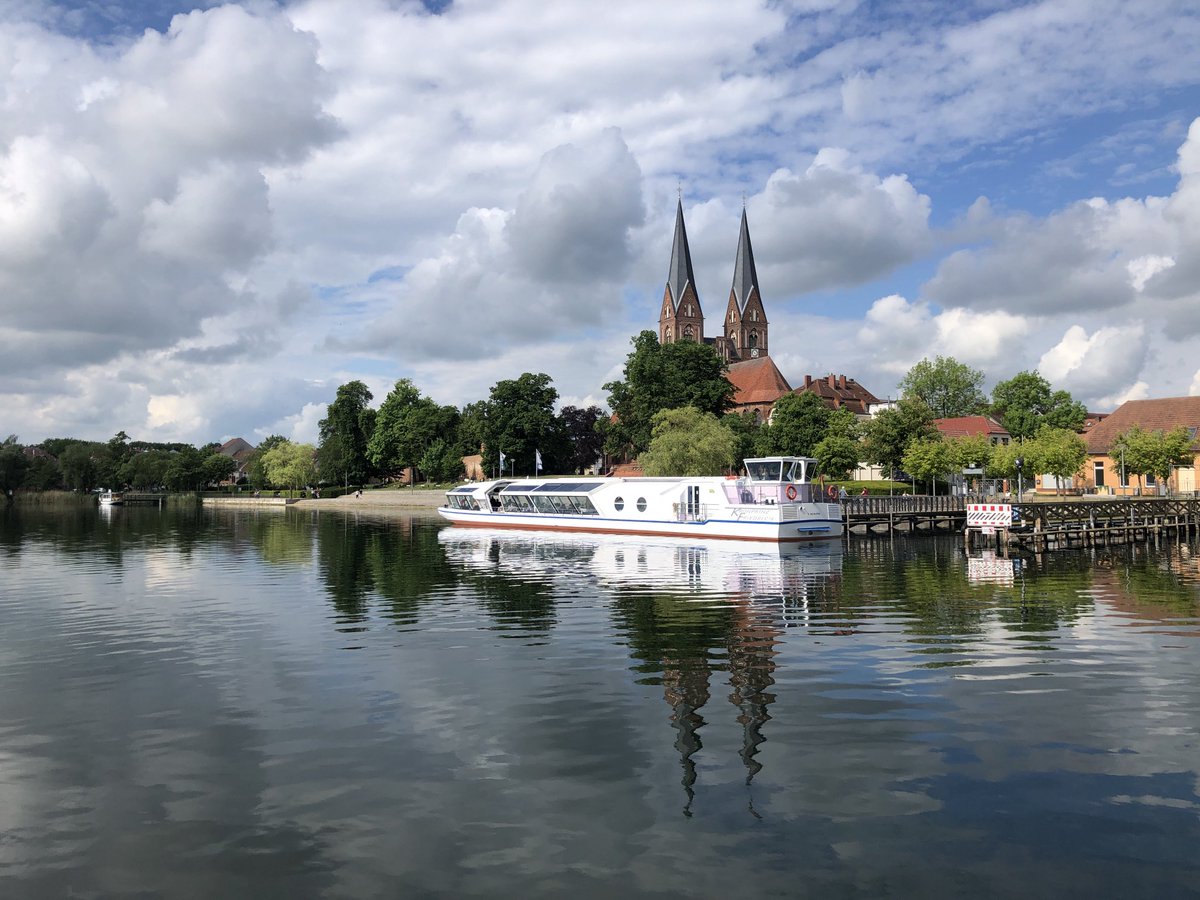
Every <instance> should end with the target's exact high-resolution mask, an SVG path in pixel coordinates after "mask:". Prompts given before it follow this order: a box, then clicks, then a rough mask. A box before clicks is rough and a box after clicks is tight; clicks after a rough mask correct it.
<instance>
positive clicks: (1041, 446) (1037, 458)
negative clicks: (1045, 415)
mask: <svg viewBox="0 0 1200 900" xmlns="http://www.w3.org/2000/svg"><path fill="white" fill-rule="evenodd" d="M1022 449H1023V450H1024V451H1025V458H1026V460H1027V462H1026V471H1031V470H1036V471H1037V472H1039V473H1041V474H1044V475H1053V476H1054V477H1055V478H1056V479H1057V480H1058V482H1059V484H1060V485H1061V484H1062V482H1064V481H1065V482H1066V483H1067V484H1068V485H1069V484H1070V483H1071V480H1072V479H1073V478H1074V477H1075V474H1076V473H1077V472H1078V471H1079V469H1080V467H1081V466H1082V465H1083V461H1084V460H1085V459H1087V444H1086V443H1084V440H1083V438H1082V437H1080V436H1079V435H1078V434H1076V433H1075V432H1074V431H1071V430H1069V429H1066V428H1050V427H1049V426H1043V427H1042V429H1041V430H1040V431H1039V432H1038V433H1037V435H1036V436H1035V437H1034V439H1033V440H1032V441H1026V442H1025V443H1024V444H1023V445H1022Z"/></svg>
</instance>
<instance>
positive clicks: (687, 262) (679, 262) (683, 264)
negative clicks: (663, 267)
mask: <svg viewBox="0 0 1200 900" xmlns="http://www.w3.org/2000/svg"><path fill="white" fill-rule="evenodd" d="M689 283H690V284H691V285H692V289H693V290H695V287H696V276H695V275H694V274H692V252H691V250H689V249H688V240H687V229H685V228H684V227H683V196H682V194H681V195H680V198H679V204H678V206H676V208H675V241H674V242H673V243H672V244H671V271H670V273H669V274H668V275H667V287H669V288H670V289H671V302H672V303H674V304H675V306H676V307H678V306H679V298H681V297H682V296H683V290H684V288H686V287H687V286H688V284H689Z"/></svg>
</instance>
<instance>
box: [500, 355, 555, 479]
mask: <svg viewBox="0 0 1200 900" xmlns="http://www.w3.org/2000/svg"><path fill="white" fill-rule="evenodd" d="M557 402H558V391H557V390H555V389H554V386H553V383H552V382H551V380H550V376H549V375H545V374H543V373H540V372H539V373H536V374H534V373H531V372H525V373H524V374H523V375H521V377H520V378H516V379H509V380H506V381H498V382H496V384H494V385H493V386H492V390H491V393H490V395H489V396H488V401H487V424H486V426H485V430H484V471H491V470H492V469H494V468H498V467H499V464H500V454H501V453H503V454H504V456H505V464H504V468H505V471H506V472H516V473H518V474H530V475H532V474H533V472H534V465H535V453H541V455H542V462H543V466H544V471H547V472H548V471H550V465H551V462H552V461H555V460H561V459H562V458H563V457H564V456H565V455H566V446H567V438H566V433H565V432H564V430H563V424H562V421H561V420H560V419H559V417H558V416H556V415H555V414H554V405H555V404H556V403H557Z"/></svg>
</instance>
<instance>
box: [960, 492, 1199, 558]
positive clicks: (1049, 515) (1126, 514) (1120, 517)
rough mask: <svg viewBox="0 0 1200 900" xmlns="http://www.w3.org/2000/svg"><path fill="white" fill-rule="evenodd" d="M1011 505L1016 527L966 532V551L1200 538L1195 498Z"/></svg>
mask: <svg viewBox="0 0 1200 900" xmlns="http://www.w3.org/2000/svg"><path fill="white" fill-rule="evenodd" d="M1012 507H1013V513H1014V515H1013V525H1012V526H1011V527H1009V528H998V529H996V533H995V536H994V537H993V536H992V535H987V534H983V533H982V530H981V529H979V528H974V527H972V528H964V530H963V540H964V542H965V543H966V546H967V548H968V549H970V548H971V547H972V546H980V545H984V544H989V543H991V542H992V541H995V544H996V547H997V549H998V550H1000V552H1001V553H1008V552H1009V551H1010V550H1013V549H1016V550H1025V551H1032V552H1034V553H1043V552H1045V551H1047V550H1065V549H1068V548H1075V547H1104V546H1108V545H1110V544H1127V543H1130V542H1132V541H1143V540H1157V539H1159V538H1160V537H1167V536H1172V537H1177V536H1184V537H1187V536H1191V535H1193V534H1195V535H1200V500H1198V499H1194V498H1188V499H1183V498H1173V497H1154V498H1120V499H1104V500H1079V501H1075V502H1070V503H1062V502H1053V501H1048V502H1047V501H1037V502H1029V503H1014V504H1012Z"/></svg>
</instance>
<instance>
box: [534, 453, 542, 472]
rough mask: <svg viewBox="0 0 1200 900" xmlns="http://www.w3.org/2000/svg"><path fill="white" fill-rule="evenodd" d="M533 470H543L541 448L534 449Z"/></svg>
mask: <svg viewBox="0 0 1200 900" xmlns="http://www.w3.org/2000/svg"><path fill="white" fill-rule="evenodd" d="M533 470H534V471H535V472H540V471H542V451H541V450H534V451H533Z"/></svg>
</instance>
